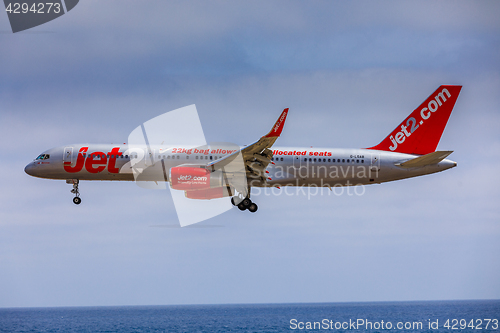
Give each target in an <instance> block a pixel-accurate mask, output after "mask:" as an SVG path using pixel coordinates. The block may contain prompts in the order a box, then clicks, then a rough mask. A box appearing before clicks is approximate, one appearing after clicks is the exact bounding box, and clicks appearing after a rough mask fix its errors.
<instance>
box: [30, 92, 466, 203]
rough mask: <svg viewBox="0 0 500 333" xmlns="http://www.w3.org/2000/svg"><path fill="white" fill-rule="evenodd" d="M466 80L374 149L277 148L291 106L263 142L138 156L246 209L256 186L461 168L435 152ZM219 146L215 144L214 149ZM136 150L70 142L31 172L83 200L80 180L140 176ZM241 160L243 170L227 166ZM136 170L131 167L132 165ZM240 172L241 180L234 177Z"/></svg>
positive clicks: (199, 191)
mask: <svg viewBox="0 0 500 333" xmlns="http://www.w3.org/2000/svg"><path fill="white" fill-rule="evenodd" d="M461 89H462V86H459V85H441V86H440V87H439V88H438V89H437V90H436V91H434V93H432V94H431V95H430V96H429V97H428V98H427V99H426V100H425V101H424V102H423V103H422V104H421V105H420V106H419V107H418V108H416V109H415V110H414V111H413V112H412V113H411V114H410V115H409V116H408V117H406V118H405V119H404V120H403V121H402V122H401V123H400V124H399V125H398V126H397V127H396V128H395V129H394V130H393V131H392V132H391V133H390V134H389V135H388V136H387V137H386V138H385V139H384V140H382V141H381V142H380V143H379V144H378V145H376V146H373V147H369V148H359V149H355V148H353V149H340V148H303V147H274V148H273V145H274V143H275V142H276V140H277V139H278V137H280V135H281V132H282V131H283V128H284V124H285V120H286V118H287V115H288V112H289V109H288V108H286V109H284V110H283V112H282V113H281V115H280V117H279V118H278V120H277V121H276V123H275V124H274V126H273V127H272V129H271V131H270V132H269V133H268V134H267V135H264V136H262V137H261V138H260V139H259V140H258V141H256V142H254V143H252V144H250V145H247V146H243V147H240V146H236V149H223V148H218V149H211V148H210V147H208V146H204V147H189V146H186V145H182V144H177V145H169V146H167V147H165V146H161V147H158V146H151V147H149V146H148V147H140V148H139V153H140V154H139V155H142V156H148V157H150V158H151V159H150V162H149V163H150V165H156V166H159V170H161V171H162V172H161V179H155V177H153V178H151V177H150V178H148V179H146V178H145V179H144V180H148V181H155V182H156V181H166V182H169V184H170V187H171V188H172V189H175V190H180V191H184V192H185V196H186V198H189V199H193V200H211V199H218V198H223V197H231V202H232V203H233V205H235V206H237V207H238V208H239V209H240V210H242V211H244V210H248V211H250V212H256V211H257V209H258V206H257V204H256V203H254V202H253V201H252V200H251V199H250V193H251V188H252V187H263V188H265V187H276V188H279V189H281V187H283V186H284V187H286V186H305V187H311V186H321V187H327V188H328V189H330V190H332V187H343V186H360V185H369V184H380V183H385V182H390V181H395V180H401V179H406V178H412V177H417V176H422V175H427V174H432V173H436V172H440V171H444V170H447V169H450V168H453V167H455V166H457V163H456V162H454V161H451V160H448V159H446V157H448V155H450V154H451V153H452V152H453V151H436V148H437V145H438V143H439V140H440V139H441V136H442V134H443V131H444V129H445V127H446V123H447V122H448V119H449V117H450V114H451V112H452V110H453V107H454V106H455V102H456V100H457V98H458V95H459V94H460V91H461ZM212 148H213V147H212ZM137 155H138V153H137V150H135V152H134V150H133V149H131V148H130V147H129V145H127V144H122V145H112V144H70V145H65V146H60V147H56V148H52V149H49V150H47V151H45V152H43V153H42V154H40V155H39V156H38V157H36V159H35V160H33V161H32V162H30V163H29V164H28V165H27V166H26V168H25V172H26V173H27V174H28V175H31V176H34V177H39V178H47V179H61V180H66V182H67V183H68V184H72V185H73V189H72V190H71V192H72V193H73V194H75V197H74V198H73V202H74V203H75V204H77V205H78V204H80V203H81V198H80V192H79V186H78V185H79V183H80V181H85V180H109V181H134V180H136V178H137V177H135V176H134V173H133V172H132V171H134V170H135V169H134V165H133V163H132V162H133V161H134V159H136V160H137V159H138V158H139V157H138V156H137ZM237 157H240V158H241V159H242V167H241V168H240V170H238V171H236V172H235V171H234V170H233V171H231V172H228V171H225V168H226V167H227V166H228V163H230V162H231V161H234V160H235V159H236V158H237ZM131 170H132V171H131ZM235 173H239V174H240V175H243V177H244V178H243V179H244V180H245V181H244V182H243V183H239V184H236V183H237V182H234V181H232V180H231V179H232V178H231V177H234V174H235Z"/></svg>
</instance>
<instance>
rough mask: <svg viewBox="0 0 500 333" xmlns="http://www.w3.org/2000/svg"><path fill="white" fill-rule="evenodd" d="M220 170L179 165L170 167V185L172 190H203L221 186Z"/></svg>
mask: <svg viewBox="0 0 500 333" xmlns="http://www.w3.org/2000/svg"><path fill="white" fill-rule="evenodd" d="M222 178H223V177H222V172H220V171H215V172H210V171H208V170H206V169H205V168H197V167H189V166H179V167H174V168H171V169H170V177H169V179H170V187H172V188H173V189H174V190H184V191H190V190H205V189H210V188H214V187H221V186H222V180H223V179H222Z"/></svg>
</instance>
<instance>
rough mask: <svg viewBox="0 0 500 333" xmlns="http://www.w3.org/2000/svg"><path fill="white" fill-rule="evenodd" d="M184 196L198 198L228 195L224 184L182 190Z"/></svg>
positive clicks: (207, 198)
mask: <svg viewBox="0 0 500 333" xmlns="http://www.w3.org/2000/svg"><path fill="white" fill-rule="evenodd" d="M184 193H185V195H186V198H188V199H198V200H210V199H219V198H223V197H228V196H229V191H228V190H227V188H226V187H225V186H224V187H223V186H221V187H215V188H209V189H206V190H197V191H184Z"/></svg>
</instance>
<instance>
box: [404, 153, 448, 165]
mask: <svg viewBox="0 0 500 333" xmlns="http://www.w3.org/2000/svg"><path fill="white" fill-rule="evenodd" d="M451 153H453V151H435V152H433V153H430V154H427V155H423V156H419V157H417V158H414V159H411V160H409V161H406V162H403V163H400V164H397V166H399V167H402V168H420V167H424V166H426V165H431V164H437V163H439V162H441V161H442V160H444V159H445V158H446V157H448V156H449V155H450V154H451Z"/></svg>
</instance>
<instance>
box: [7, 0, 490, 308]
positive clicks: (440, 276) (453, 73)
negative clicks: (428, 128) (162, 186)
mask: <svg viewBox="0 0 500 333" xmlns="http://www.w3.org/2000/svg"><path fill="white" fill-rule="evenodd" d="M499 14H500V3H499V2H497V1H481V2H471V1H439V2H438V1H419V2H407V1H406V2H400V1H377V2H374V1H366V2H365V1H356V2H341V1H315V2H303V1H234V2H224V1H211V2H206V1H168V2H167V1H148V2H138V1H128V0H119V1H118V0H107V1H92V0H86V1H80V3H79V4H78V5H77V6H76V7H75V8H74V9H73V10H72V11H71V12H69V13H68V14H66V15H63V16H61V17H60V18H58V19H56V20H54V21H51V22H48V23H46V24H44V25H41V26H38V27H35V28H33V29H30V30H27V31H25V32H19V33H16V34H13V33H12V32H11V30H10V26H9V22H8V19H7V15H2V14H0V124H1V125H2V130H1V131H0V159H1V162H2V163H0V170H1V172H0V188H1V189H2V191H0V307H45V306H101V305H103V306H104V305H168V304H222V303H286V302H365V301H410V300H457V299H499V298H500V283H499V281H500V261H499V260H498V257H499V255H500V242H499V241H498V239H499V236H500V211H499V207H498V202H499V199H500V190H499V186H498V185H499V184H500V175H499V173H498V167H497V166H498V164H499V163H500V157H499V156H500V155H499V152H500V135H499V131H498V125H499V124H500V112H499V110H500V94H499V91H500V21H499V20H498V15H499ZM441 84H458V85H462V86H463V89H462V92H461V94H460V96H459V99H458V101H457V103H456V105H455V108H454V111H453V113H452V114H451V117H450V120H449V122H448V126H447V128H446V130H445V132H444V134H443V137H442V139H441V141H440V143H439V146H438V149H439V150H453V151H454V153H453V154H452V155H450V157H449V158H450V159H452V160H454V161H457V163H458V167H456V168H453V169H451V170H448V171H446V172H443V173H438V174H433V175H427V176H423V177H417V178H413V179H407V180H402V181H398V182H392V183H386V184H381V185H371V186H367V187H365V188H364V189H363V193H362V195H356V194H355V195H349V194H348V193H347V191H346V192H344V193H343V194H342V195H336V194H332V193H330V194H328V192H329V191H328V190H325V191H323V192H322V193H318V194H316V195H307V193H306V194H301V193H300V192H299V193H296V194H294V195H291V196H287V195H285V194H283V192H281V194H279V193H275V194H272V193H270V192H263V193H261V194H260V195H253V196H252V199H253V201H254V202H256V203H257V204H258V205H259V210H258V212H256V213H255V214H251V213H249V212H248V211H245V212H240V211H239V210H238V209H232V210H230V211H229V212H226V213H224V214H222V215H219V216H217V217H214V218H212V219H210V220H207V221H205V222H202V223H199V224H197V225H196V226H194V227H188V228H178V227H176V226H177V225H178V221H177V217H176V213H175V210H174V205H173V202H172V198H171V197H170V194H169V191H153V190H147V189H143V188H140V187H138V186H137V185H135V184H134V183H133V182H82V183H81V184H80V192H81V197H82V199H83V202H82V204H81V205H79V206H76V205H74V204H73V203H72V200H71V199H72V195H71V193H70V189H71V186H70V185H67V184H66V183H65V182H64V181H57V180H46V179H38V178H33V177H30V176H28V175H27V174H25V173H24V167H25V165H26V164H28V163H29V162H30V161H32V160H33V159H34V158H35V157H36V156H37V155H38V154H40V153H41V152H43V151H45V150H47V149H49V148H52V147H56V146H62V145H66V144H72V143H122V142H126V141H127V138H128V135H129V133H130V132H131V131H132V130H133V129H134V128H136V127H137V126H139V125H140V124H141V123H143V122H145V121H147V120H149V119H151V118H153V117H156V116H158V115H160V114H162V113H164V112H167V111H170V110H174V109H177V108H180V107H183V106H187V105H191V104H196V107H197V110H198V113H199V117H200V120H201V123H202V126H203V130H204V133H205V136H206V138H207V141H224V142H234V143H237V144H241V145H244V144H249V143H252V142H254V141H256V140H257V139H258V138H259V137H260V136H262V135H264V134H266V133H267V132H268V131H269V129H270V127H271V126H272V124H273V123H274V121H275V120H276V119H277V117H278V116H279V114H280V112H281V111H282V110H283V108H285V107H288V108H290V113H289V115H288V119H287V123H286V125H285V128H284V130H283V133H282V136H281V137H280V138H279V140H278V141H277V143H276V145H277V146H280V147H282V146H285V147H286V146H299V147H310V146H313V147H332V148H363V147H371V146H374V145H376V144H378V143H379V142H380V141H381V140H382V139H383V138H385V136H386V135H388V134H389V133H390V132H391V131H392V130H393V129H394V128H395V126H397V125H398V124H399V123H400V122H401V121H402V120H403V119H404V118H405V117H406V116H407V115H408V114H410V113H411V111H413V110H414V109H415V108H416V107H417V106H419V105H420V103H421V102H423V101H424V100H425V99H426V98H427V97H428V96H429V95H430V94H431V93H432V92H433V91H435V89H436V88H437V87H438V86H440V85H441ZM292 192H293V191H292ZM289 193H290V192H289ZM351 194H352V192H351Z"/></svg>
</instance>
